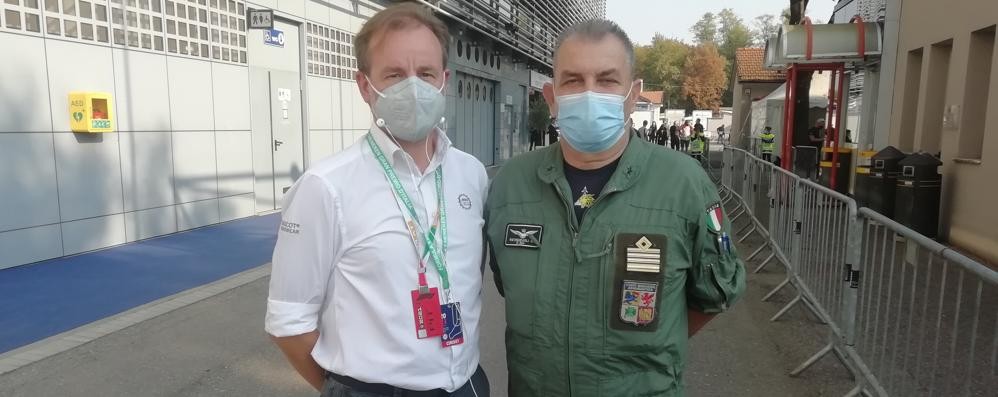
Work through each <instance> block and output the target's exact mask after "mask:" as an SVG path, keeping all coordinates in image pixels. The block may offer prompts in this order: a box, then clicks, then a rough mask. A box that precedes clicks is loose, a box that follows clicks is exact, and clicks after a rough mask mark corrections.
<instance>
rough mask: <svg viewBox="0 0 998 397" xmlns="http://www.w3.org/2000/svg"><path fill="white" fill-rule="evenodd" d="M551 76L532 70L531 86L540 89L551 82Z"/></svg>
mask: <svg viewBox="0 0 998 397" xmlns="http://www.w3.org/2000/svg"><path fill="white" fill-rule="evenodd" d="M550 82H551V77H548V76H546V75H543V74H540V73H537V72H535V71H533V70H531V71H530V87H531V88H535V89H538V90H543V89H544V84H546V83H550Z"/></svg>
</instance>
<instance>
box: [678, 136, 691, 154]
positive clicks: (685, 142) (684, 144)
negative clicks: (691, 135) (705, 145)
mask: <svg viewBox="0 0 998 397" xmlns="http://www.w3.org/2000/svg"><path fill="white" fill-rule="evenodd" d="M679 150H682V151H684V152H686V151H689V150H690V140H689V139H680V140H679Z"/></svg>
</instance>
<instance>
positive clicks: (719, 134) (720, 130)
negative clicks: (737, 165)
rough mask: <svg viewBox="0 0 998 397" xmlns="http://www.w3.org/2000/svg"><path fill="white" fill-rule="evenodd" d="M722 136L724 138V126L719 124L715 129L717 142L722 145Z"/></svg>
mask: <svg viewBox="0 0 998 397" xmlns="http://www.w3.org/2000/svg"><path fill="white" fill-rule="evenodd" d="M724 136H725V135H724V124H721V126H720V127H717V142H719V143H724Z"/></svg>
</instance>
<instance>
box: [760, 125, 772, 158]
mask: <svg viewBox="0 0 998 397" xmlns="http://www.w3.org/2000/svg"><path fill="white" fill-rule="evenodd" d="M759 139H760V140H761V141H762V144H761V145H759V149H760V150H761V151H762V159H763V160H766V161H773V152H775V151H776V134H774V133H773V127H766V130H765V131H763V132H762V134H761V135H759Z"/></svg>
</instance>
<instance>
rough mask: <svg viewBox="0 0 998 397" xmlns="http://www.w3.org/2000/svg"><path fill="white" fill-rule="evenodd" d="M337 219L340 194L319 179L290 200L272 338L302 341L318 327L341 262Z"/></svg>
mask: <svg viewBox="0 0 998 397" xmlns="http://www.w3.org/2000/svg"><path fill="white" fill-rule="evenodd" d="M338 214H339V211H338V207H337V200H336V197H335V192H334V191H333V190H332V189H330V188H329V186H328V184H327V183H326V182H325V181H324V180H323V179H322V178H321V177H319V176H316V175H313V174H305V175H304V176H303V177H302V178H301V180H299V181H298V183H297V184H295V186H294V187H292V188H291V190H290V191H289V192H288V194H287V195H286V196H285V200H284V210H283V212H282V215H281V225H280V230H279V231H278V233H277V246H276V247H275V248H274V257H273V260H272V262H273V264H272V270H271V275H270V294H269V296H268V298H267V315H266V320H265V330H266V331H267V333H269V334H270V335H273V336H276V337H285V336H294V335H301V334H305V333H308V332H311V331H314V330H315V329H316V328H317V327H318V323H319V311H320V310H321V308H322V303H323V301H324V299H325V296H326V294H328V293H331V291H330V288H331V287H332V286H331V285H329V280H330V274H331V272H332V269H333V266H334V263H335V262H336V260H337V258H338V257H339V250H340V244H341V240H342V233H341V230H340V229H339V227H338V226H337V225H338V223H339V222H338V219H337V218H339V217H340V216H338Z"/></svg>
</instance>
